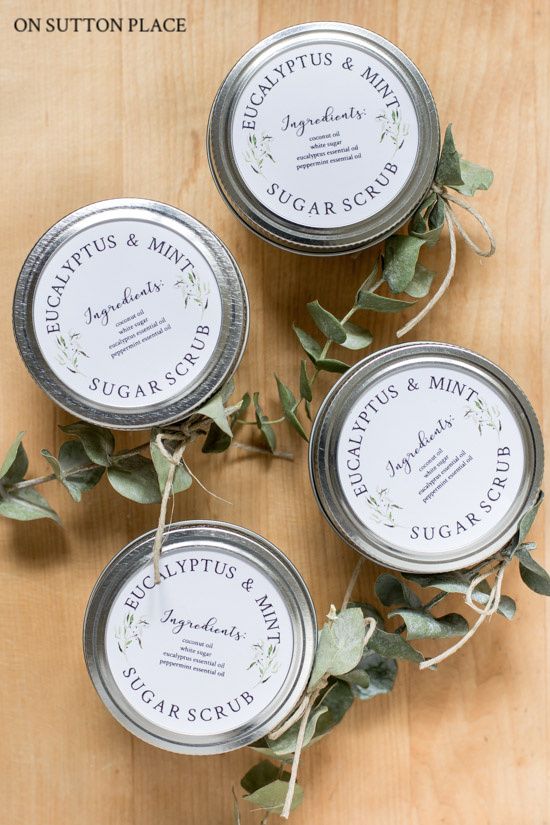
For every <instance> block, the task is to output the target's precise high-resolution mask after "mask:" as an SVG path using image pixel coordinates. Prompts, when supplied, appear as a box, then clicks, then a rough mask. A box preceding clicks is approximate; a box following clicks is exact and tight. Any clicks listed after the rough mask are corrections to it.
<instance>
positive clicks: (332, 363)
mask: <svg viewBox="0 0 550 825" xmlns="http://www.w3.org/2000/svg"><path fill="white" fill-rule="evenodd" d="M316 367H317V369H318V370H320V371H324V372H338V373H344V372H347V371H348V370H349V364H345V363H344V362H343V361H339V360H338V359H337V358H319V360H318V361H317V364H316Z"/></svg>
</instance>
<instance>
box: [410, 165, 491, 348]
mask: <svg viewBox="0 0 550 825" xmlns="http://www.w3.org/2000/svg"><path fill="white" fill-rule="evenodd" d="M431 191H432V192H434V193H435V194H436V195H437V196H438V197H440V198H441V200H442V201H443V209H444V214H445V223H446V224H447V227H448V229H449V244H450V247H451V249H450V256H449V266H448V267H447V273H446V275H445V277H444V279H443V281H442V282H441V285H440V287H439V289H438V290H437V292H436V293H435V295H434V296H433V297H432V298H431V300H430V301H428V303H427V304H426V306H425V307H424V308H423V309H422V310H421V311H420V312H419V313H418V315H415V317H414V318H411V320H410V321H409V322H408V323H407V324H405V326H403V327H401V329H399V330H398V331H397V337H398V338H402V337H403V335H406V334H407V333H408V332H410V331H411V329H414V327H415V326H416V325H417V324H418V323H420V321H421V320H422V319H423V318H424V317H425V316H426V315H427V314H428V312H429V311H430V310H431V309H433V307H434V306H435V305H436V304H437V302H438V301H439V299H440V298H441V297H442V296H443V295H444V294H445V292H446V291H447V289H448V287H449V284H450V283H451V280H452V277H453V275H454V272H455V266H456V234H455V230H456V232H458V234H459V235H460V237H461V238H462V240H463V241H464V242H465V243H466V246H468V247H469V248H470V249H471V250H472V251H473V252H475V253H476V255H479V256H480V257H481V258H490V257H491V255H494V254H495V252H496V242H495V236H494V235H493V231H492V229H491V227H490V226H489V224H488V223H487V221H486V220H485V218H484V217H483V216H482V215H480V214H479V212H478V211H477V209H475V208H474V207H473V206H471V205H470V204H469V203H467V202H466V201H465V200H463V199H462V198H459V197H457V196H456V195H454V194H452V192H449V190H448V189H447V188H446V187H445V186H439V184H437V183H436V182H435V181H434V182H433V183H432V185H431ZM452 204H455V205H456V206H460V207H461V208H462V209H465V210H466V212H468V213H469V214H470V215H471V216H472V217H473V218H475V220H476V221H477V222H478V224H479V225H480V226H481V228H482V229H483V232H484V233H485V235H486V236H487V239H488V240H489V249H482V248H481V247H480V246H478V245H477V244H476V242H475V241H474V240H473V239H472V238H471V236H470V235H468V233H467V232H466V230H465V229H464V227H463V226H462V224H461V223H460V221H459V220H458V218H457V216H456V214H455V212H454V210H453V207H452Z"/></svg>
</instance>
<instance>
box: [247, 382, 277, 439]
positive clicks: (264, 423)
mask: <svg viewBox="0 0 550 825" xmlns="http://www.w3.org/2000/svg"><path fill="white" fill-rule="evenodd" d="M253 402H254V409H255V411H256V425H257V427H258V429H259V430H260V432H261V434H262V436H263V437H264V441H265V443H266V444H267V446H268V447H269V449H270V450H271V452H273V451H274V449H275V447H276V446H277V436H276V435H275V430H274V429H273V427H272V426H271V424H269V423H268V421H269V419H268V417H267V415H264V412H263V410H262V408H261V406H260V394H259V393H257V392H255V393H254V395H253Z"/></svg>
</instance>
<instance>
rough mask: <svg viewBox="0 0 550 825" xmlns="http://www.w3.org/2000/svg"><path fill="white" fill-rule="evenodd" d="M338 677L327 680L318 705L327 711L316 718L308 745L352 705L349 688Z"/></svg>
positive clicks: (337, 720) (336, 722)
mask: <svg viewBox="0 0 550 825" xmlns="http://www.w3.org/2000/svg"><path fill="white" fill-rule="evenodd" d="M340 678H341V677H339V678H338V679H331V680H329V684H328V686H327V688H326V689H325V691H324V693H323V694H322V698H321V700H320V702H319V705H318V707H323V708H325V709H326V711H327V712H326V713H323V714H322V715H321V716H319V718H318V719H317V726H316V728H315V736H314V737H313V738H312V739H311V741H310V743H309V745H310V746H311V745H314V744H315V742H318V741H319V739H322V738H323V736H326V734H327V733H329V732H330V731H331V730H332V729H333V728H334V727H336V725H338V724H339V723H340V722H341V721H342V719H343V718H344V716H345V715H346V713H347V712H348V710H349V709H350V707H351V706H352V705H353V693H352V692H351V688H350V686H349V685H348V684H346V683H345V682H341V681H340Z"/></svg>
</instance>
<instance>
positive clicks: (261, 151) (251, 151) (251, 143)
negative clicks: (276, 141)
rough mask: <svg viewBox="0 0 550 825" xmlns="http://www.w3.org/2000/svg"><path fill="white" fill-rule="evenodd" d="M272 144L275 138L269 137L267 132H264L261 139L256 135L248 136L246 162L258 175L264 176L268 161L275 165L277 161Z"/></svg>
mask: <svg viewBox="0 0 550 825" xmlns="http://www.w3.org/2000/svg"><path fill="white" fill-rule="evenodd" d="M272 142H273V137H272V136H271V135H268V134H267V132H263V133H262V135H261V136H260V137H259V138H258V137H256V135H255V134H251V135H249V136H248V146H247V149H246V151H245V153H244V160H245V163H248V165H249V166H250V168H251V169H252V171H253V172H256V174H257V175H263V167H264V163H265V161H266V160H270V161H271V162H272V163H275V159H274V158H273V155H272V154H271V144H272Z"/></svg>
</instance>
